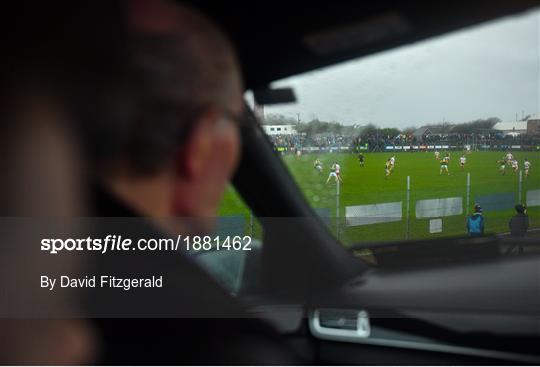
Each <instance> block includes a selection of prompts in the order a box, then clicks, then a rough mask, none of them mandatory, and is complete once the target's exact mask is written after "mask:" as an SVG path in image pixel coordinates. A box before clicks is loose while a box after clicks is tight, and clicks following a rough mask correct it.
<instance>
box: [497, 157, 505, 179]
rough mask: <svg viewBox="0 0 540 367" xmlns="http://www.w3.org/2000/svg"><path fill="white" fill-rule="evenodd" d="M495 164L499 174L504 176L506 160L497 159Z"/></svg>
mask: <svg viewBox="0 0 540 367" xmlns="http://www.w3.org/2000/svg"><path fill="white" fill-rule="evenodd" d="M497 164H498V165H499V172H500V173H501V174H502V175H503V176H504V175H505V174H506V158H503V159H499V160H498V161H497Z"/></svg>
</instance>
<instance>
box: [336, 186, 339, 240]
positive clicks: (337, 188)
mask: <svg viewBox="0 0 540 367" xmlns="http://www.w3.org/2000/svg"><path fill="white" fill-rule="evenodd" d="M339 182H340V181H339V178H338V180H337V184H336V238H337V239H338V240H339Z"/></svg>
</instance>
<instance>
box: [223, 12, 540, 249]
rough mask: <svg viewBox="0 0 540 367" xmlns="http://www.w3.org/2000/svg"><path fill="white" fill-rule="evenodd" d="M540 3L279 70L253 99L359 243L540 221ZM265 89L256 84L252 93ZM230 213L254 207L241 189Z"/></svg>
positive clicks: (321, 202)
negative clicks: (398, 43) (286, 90)
mask: <svg viewBox="0 0 540 367" xmlns="http://www.w3.org/2000/svg"><path fill="white" fill-rule="evenodd" d="M539 14H540V13H539V11H538V10H535V11H532V12H528V13H524V14H520V15H518V16H513V17H508V18H504V19H502V20H497V21H494V22H490V23H487V24H483V25H480V26H476V27H473V28H468V29H465V30H461V31H458V32H454V33H452V34H449V35H444V36H442V37H438V38H435V39H431V40H427V41H423V42H419V43H417V44H412V45H407V46H403V47H400V48H397V49H394V50H391V51H387V52H383V53H379V54H375V55H372V56H369V57H364V58H360V59H357V60H353V61H349V62H345V63H342V64H339V65H335V66H332V67H328V68H324V69H321V70H316V71H313V72H309V73H306V74H302V75H297V76H294V77H291V78H287V79H284V80H280V81H276V82H275V83H274V84H273V85H272V86H273V87H292V88H293V89H294V91H295V94H296V97H297V102H295V103H291V104H283V105H268V106H262V105H256V104H255V105H253V107H255V110H256V112H257V113H258V115H259V117H260V119H261V122H262V128H263V129H264V131H265V133H266V134H267V135H268V138H269V139H270V141H271V142H272V144H273V147H274V150H275V152H276V154H277V155H279V156H280V157H281V159H283V160H284V162H285V163H286V165H287V167H288V169H289V170H290V172H291V174H292V176H293V177H294V178H295V180H296V182H297V184H298V185H299V187H300V188H301V190H302V192H303V193H304V195H305V197H306V199H307V200H308V202H309V203H310V204H311V205H312V207H313V208H314V209H315V211H316V212H317V213H318V214H319V215H320V216H321V217H322V218H323V221H324V222H325V223H326V224H327V225H328V227H329V228H330V229H331V231H332V232H333V233H334V235H335V236H336V237H337V238H339V240H340V241H341V242H342V243H343V244H344V245H345V246H350V245H352V244H356V243H360V242H386V241H401V240H407V239H426V238H441V237H451V236H464V235H476V234H480V233H484V234H488V233H493V234H508V232H510V230H511V228H510V226H509V221H510V219H511V218H512V217H513V216H515V215H516V214H517V212H516V208H515V206H516V204H522V205H523V206H524V207H526V213H525V214H526V215H528V217H529V235H533V234H534V233H535V230H536V229H537V228H539V227H540V207H539V205H540V114H539V113H540V106H539V104H538V101H539V90H540V89H539V71H538V70H539V40H538V37H539V36H538V29H539V28H538V27H539ZM246 97H247V99H248V100H250V101H251V102H252V104H253V103H254V102H253V98H252V96H251V95H249V94H248V95H247V96H246ZM221 214H226V215H240V216H243V218H244V220H245V221H247V220H249V217H250V214H249V210H248V209H247V208H246V207H245V205H244V204H243V203H242V202H241V200H239V197H238V195H236V194H235V193H234V192H233V191H232V190H231V191H230V192H229V193H228V194H227V195H226V197H225V198H224V200H223V204H222V208H221Z"/></svg>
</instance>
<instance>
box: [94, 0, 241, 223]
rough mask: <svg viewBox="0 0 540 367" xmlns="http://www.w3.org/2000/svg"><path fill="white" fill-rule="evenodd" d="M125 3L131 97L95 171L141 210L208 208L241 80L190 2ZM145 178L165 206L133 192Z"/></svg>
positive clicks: (234, 141)
mask: <svg viewBox="0 0 540 367" xmlns="http://www.w3.org/2000/svg"><path fill="white" fill-rule="evenodd" d="M125 4H126V7H127V8H126V11H127V23H128V33H129V38H130V55H131V65H130V66H131V69H132V70H131V71H132V80H131V81H130V83H129V84H130V87H131V89H132V94H133V99H134V101H135V103H134V108H133V113H132V116H131V121H130V122H131V124H130V126H129V128H128V129H127V137H126V141H125V148H124V149H123V151H122V154H120V155H119V156H117V157H116V159H115V160H114V161H111V160H107V159H105V160H104V161H101V162H99V167H100V169H101V172H102V176H104V177H105V179H106V181H108V182H109V183H111V184H112V186H113V188H114V187H115V188H116V191H117V192H119V194H120V195H124V198H125V199H127V200H128V201H133V200H140V201H141V202H138V203H133V204H135V206H136V207H138V208H139V209H141V211H142V212H143V213H141V214H145V215H155V214H160V215H171V214H172V215H185V216H214V215H215V212H216V209H217V205H218V204H219V201H220V199H221V195H222V193H223V191H224V189H225V187H226V184H227V182H228V180H229V178H230V176H231V175H232V173H233V171H234V169H235V167H236V164H237V161H238V158H239V145H240V142H239V131H238V127H237V123H236V122H237V121H238V119H239V117H240V115H241V114H242V112H243V99H242V92H243V86H242V82H241V78H240V71H239V67H238V63H237V60H236V57H235V54H234V52H233V49H232V47H231V45H230V43H229V41H228V40H227V39H226V37H225V36H224V35H223V34H222V33H221V32H220V30H219V29H218V28H217V27H216V26H215V25H214V24H213V23H212V22H210V21H209V20H207V19H206V18H205V17H204V16H202V15H201V14H199V13H198V12H196V11H194V10H193V9H190V8H188V7H185V6H180V5H178V4H174V3H172V2H168V1H166V0H159V1H150V0H135V1H130V2H126V3H125ZM149 181H152V182H154V184H155V182H158V181H159V182H160V184H159V185H157V186H154V188H157V187H159V186H161V187H162V188H161V189H159V190H163V191H165V192H167V194H168V199H167V200H168V201H169V203H168V204H167V205H169V208H167V210H163V209H164V206H163V205H164V203H161V208H160V210H153V209H151V208H150V206H151V203H149V202H148V203H144V202H142V200H144V199H139V198H140V195H137V194H135V195H133V193H134V192H133V189H134V187H135V186H136V185H138V188H137V190H143V189H142V187H143V186H144V182H149ZM163 185H166V186H167V188H165V187H164V186H163ZM130 190H131V194H130ZM143 196H144V195H143ZM163 198H164V197H163ZM163 198H162V199H163ZM149 201H151V200H149ZM156 205H157V204H156Z"/></svg>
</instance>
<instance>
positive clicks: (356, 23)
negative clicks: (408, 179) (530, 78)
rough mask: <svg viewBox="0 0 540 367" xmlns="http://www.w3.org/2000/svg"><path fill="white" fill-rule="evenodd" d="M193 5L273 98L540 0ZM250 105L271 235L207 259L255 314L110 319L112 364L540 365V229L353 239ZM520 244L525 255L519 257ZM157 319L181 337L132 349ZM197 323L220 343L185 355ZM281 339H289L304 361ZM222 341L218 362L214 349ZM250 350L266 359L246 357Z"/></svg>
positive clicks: (242, 190)
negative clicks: (229, 341) (178, 325)
mask: <svg viewBox="0 0 540 367" xmlns="http://www.w3.org/2000/svg"><path fill="white" fill-rule="evenodd" d="M182 3H187V4H190V5H192V6H193V7H194V8H196V9H199V10H200V11H202V12H203V13H204V14H206V15H208V16H209V17H210V18H211V19H212V20H214V21H215V22H216V23H217V24H218V25H219V26H220V27H222V28H223V29H224V30H225V32H226V33H227V35H228V36H229V37H230V39H231V40H232V42H233V44H234V47H235V49H236V51H237V53H238V55H239V59H240V64H241V68H242V73H243V79H244V82H245V89H246V91H250V92H251V93H252V94H253V96H254V99H255V101H256V102H257V103H258V104H260V105H265V106H271V105H277V104H280V103H287V102H294V101H295V100H296V99H297V98H298V95H296V94H295V90H294V88H287V87H283V88H282V87H280V88H276V87H273V86H272V84H273V83H274V82H275V81H278V80H282V79H284V78H287V77H291V76H295V75H298V74H302V73H307V72H311V71H314V70H318V69H321V68H325V67H329V66H332V65H336V64H339V63H344V62H347V61H349V60H353V59H358V58H361V57H366V56H369V55H374V54H377V53H380V52H383V51H386V50H390V49H394V48H397V47H400V46H404V45H409V44H413V43H416V42H420V41H423V40H427V39H432V38H436V37H438V36H441V35H444V34H447V33H449V32H453V31H458V30H463V29H467V28H469V27H473V26H476V25H479V24H483V23H486V22H490V21H495V20H497V19H501V18H504V17H512V16H515V15H519V14H523V13H526V12H528V11H531V10H532V9H536V8H538V6H539V5H538V2H537V1H534V0H513V1H510V0H493V1H486V0H480V1H475V2H455V1H447V0H445V1H439V2H431V3H424V2H420V1H416V0H411V1H406V2H404V1H394V0H381V1H377V2H346V1H337V2H336V1H334V2H320V3H317V2H311V3H309V4H300V3H291V2H281V1H274V2H252V3H240V2H236V3H231V2H215V1H205V0H203V1H182ZM244 115H245V116H244V119H245V123H244V124H243V125H242V127H241V140H242V145H241V153H242V154H241V160H240V163H239V166H238V168H237V170H236V173H235V175H234V177H233V180H232V182H231V185H232V186H233V187H234V190H235V191H236V192H237V193H238V195H239V196H240V197H241V199H242V200H243V202H244V203H245V205H246V206H247V207H249V209H250V211H251V212H252V213H253V216H254V217H255V218H256V220H257V222H258V225H259V226H260V228H261V230H260V232H261V236H260V238H254V239H253V243H252V246H251V251H228V252H224V251H201V252H198V253H196V254H195V255H193V258H194V259H195V261H196V263H197V264H198V265H199V266H200V267H202V269H204V270H205V272H207V273H208V274H210V276H211V277H212V279H214V280H215V281H216V282H217V283H219V284H220V285H221V286H222V287H223V288H224V289H225V290H226V292H227V293H228V294H230V295H232V296H233V297H234V298H235V300H238V301H239V302H241V303H242V304H243V305H246V307H247V315H246V316H244V320H239V319H240V318H232V319H230V320H226V321H224V320H219V317H214V318H207V319H205V320H199V321H200V323H199V322H198V320H196V319H195V318H194V319H192V320H189V322H185V323H184V327H185V329H183V330H174V329H173V328H172V326H166V325H167V324H168V321H166V320H159V321H157V320H156V321H154V320H151V319H148V320H145V324H137V326H133V325H131V326H130V321H129V319H126V320H122V321H119V322H118V323H116V324H108V325H106V326H105V327H104V329H103V330H105V331H106V333H109V334H108V335H107V336H106V337H105V338H104V340H103V344H104V346H105V347H104V350H105V351H106V357H105V358H104V359H103V361H104V362H103V363H108V364H126V363H132V364H146V363H148V364H153V363H156V364H160V363H166V364H177V363H189V364H194V365H197V364H201V363H203V364H204V363H208V361H210V363H216V364H224V365H228V364H237V363H240V364H254V365H256V364H260V365H265V364H301V365H303V364H306V365H476V364H480V365H508V364H519V365H522V364H533V365H535V364H540V348H538V346H539V345H540V273H539V269H540V251H538V250H539V248H538V237H536V238H534V237H526V238H522V239H519V240H516V239H515V238H509V237H503V236H485V237H449V238H435V239H422V240H407V241H399V242H387V241H382V242H376V243H375V242H374V243H371V242H369V241H367V242H360V243H355V244H352V245H350V246H347V247H346V246H343V244H342V243H341V241H340V240H339V239H338V238H336V236H335V235H334V234H333V233H332V232H331V231H330V229H329V228H328V227H327V226H326V225H324V224H323V219H321V218H320V217H319V216H318V215H317V213H316V212H315V210H314V209H313V208H312V206H311V205H310V204H309V203H308V201H307V200H306V197H305V195H304V193H303V192H302V190H301V189H300V187H299V186H298V184H297V183H296V181H295V179H294V177H293V175H292V174H291V173H290V171H289V170H288V168H287V167H286V165H285V163H284V162H283V160H282V159H281V158H280V156H279V155H278V154H276V152H275V151H274V149H273V147H272V144H271V142H270V140H269V139H268V137H267V135H266V134H265V133H264V131H263V128H262V127H261V124H260V121H259V120H258V119H259V117H258V116H257V114H256V113H255V111H254V110H253V108H252V106H251V105H250V104H249V103H247V102H246V111H245V114H244ZM535 154H538V153H535ZM516 241H519V245H520V246H522V247H524V248H525V249H527V251H525V253H523V254H521V253H519V254H518V253H515V254H511V255H505V250H507V249H508V248H509V247H512V246H515V245H516ZM366 250H369V251H367V252H366ZM366 253H368V255H366ZM185 274H189V271H186V273H185ZM186 276H188V275H186ZM208 294H210V296H208V297H211V293H208ZM209 303H211V301H209ZM193 304H194V305H195V304H196V303H193ZM213 306H214V307H220V305H219V304H214V305H213ZM193 307H195V306H193ZM257 319H260V320H262V321H263V322H264V327H266V326H268V327H269V329H272V330H271V331H269V332H268V333H269V334H268V335H271V338H269V339H268V341H266V340H262V341H261V344H260V345H256V344H255V343H253V344H250V342H249V337H250V335H257V331H258V328H261V329H262V328H263V326H261V325H263V324H261V325H259V324H256V323H255V324H253V325H251V324H250V322H251V321H252V320H257ZM247 320H249V322H248V321H247ZM154 322H155V323H156V324H155V325H157V324H158V322H159V323H160V324H159V325H160V327H162V332H163V335H162V336H161V337H162V338H163V339H166V338H165V335H166V336H167V338H169V337H170V338H174V339H173V340H170V341H169V342H168V344H167V345H166V348H165V347H163V348H148V349H141V348H139V347H137V346H136V347H133V346H131V347H130V345H129V343H127V342H125V343H124V342H119V341H118V339H117V338H120V337H123V335H125V334H130V333H133V334H136V333H138V332H145V331H146V330H158V329H155V328H156V326H155V325H152V324H153V323H154ZM235 322H237V323H238V325H242V326H239V327H238V329H237V330H236V331H235V333H234V335H235V336H237V337H238V340H240V341H244V342H245V344H241V343H240V344H238V345H236V348H233V349H231V350H229V351H227V352H223V350H220V341H221V339H220V338H224V335H228V334H224V333H221V332H220V331H219V329H223V328H231V329H233V328H235V326H234V325H235ZM266 324H267V325H266ZM171 325H173V324H171ZM114 328H122V329H123V334H122V333H117V332H116V331H114V330H113V329H114ZM254 330H255V332H254ZM190 333H193V335H195V334H197V338H195V339H194V340H197V341H200V342H201V343H203V344H204V343H206V344H205V345H206V346H207V347H208V349H206V348H205V347H204V345H202V344H201V346H200V348H198V349H197V350H192V351H191V352H192V353H191V354H189V355H185V356H183V357H182V358H178V359H175V356H174V352H172V350H173V349H174V348H175V343H180V340H181V339H182V338H186V339H188V338H189V337H190ZM246 340H247V341H246ZM273 343H279V345H284V347H285V349H286V350H287V353H288V356H289V357H290V358H289V357H282V356H281V354H280V353H282V351H281V350H279V351H276V348H274V344H273ZM186 345H187V344H186ZM261 345H262V346H261ZM179 348H180V347H179ZM223 348H224V347H223ZM250 348H253V349H250ZM180 349H181V348H180ZM180 349H179V350H180ZM185 350H186V351H187V350H188V348H187V347H185ZM163 353H170V355H167V356H164V355H163ZM214 353H215V355H216V356H220V357H219V359H217V360H215V359H211V358H209V356H212V354H214ZM239 353H240V354H241V353H246V354H251V355H253V356H254V358H253V359H241V358H238V354H239ZM128 355H131V357H129V358H128V357H126V356H128ZM255 357H256V358H255ZM216 358H217V357H216ZM98 362H100V361H98ZM175 362H176V363H175ZM0 363H1V361H0Z"/></svg>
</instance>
